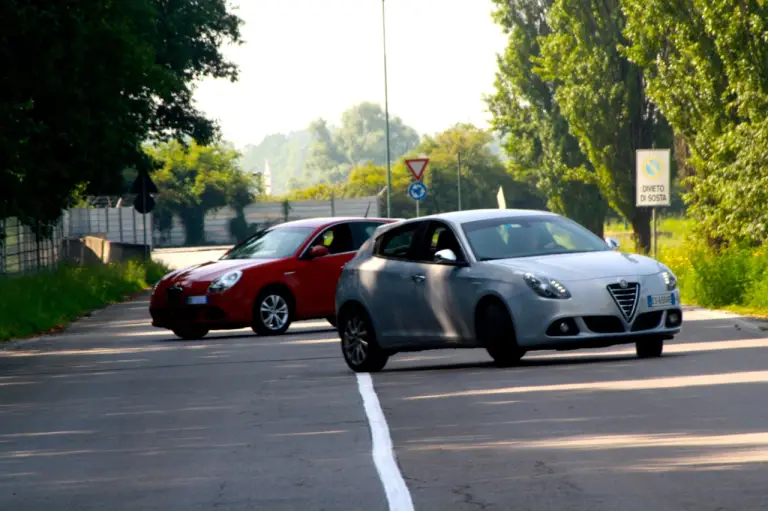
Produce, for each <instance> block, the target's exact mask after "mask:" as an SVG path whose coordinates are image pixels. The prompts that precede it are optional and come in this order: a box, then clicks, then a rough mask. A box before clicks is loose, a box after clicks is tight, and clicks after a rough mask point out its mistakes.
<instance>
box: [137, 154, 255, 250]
mask: <svg viewBox="0 0 768 511" xmlns="http://www.w3.org/2000/svg"><path fill="white" fill-rule="evenodd" d="M147 152H148V154H149V155H150V156H151V157H152V158H153V159H154V160H156V161H157V162H158V164H159V165H161V168H160V169H159V170H157V172H155V174H154V175H153V180H154V181H155V184H157V187H158V190H159V192H160V193H159V194H158V198H157V208H156V214H155V217H156V218H157V222H158V224H157V228H158V230H167V229H168V228H169V226H170V225H171V222H172V218H173V215H178V216H179V218H180V219H181V221H182V223H183V224H184V228H185V231H186V235H187V243H188V244H195V243H202V242H204V241H205V239H204V232H203V226H204V220H205V214H206V213H207V212H209V211H213V210H216V209H219V208H223V207H225V206H229V207H231V208H233V209H234V210H235V211H236V213H237V214H238V215H242V210H243V208H245V207H246V206H247V205H248V204H250V203H251V202H253V200H254V196H255V195H258V194H260V193H261V191H262V190H261V180H260V179H258V180H257V179H256V178H255V177H254V176H252V175H251V174H248V173H246V172H243V171H242V170H240V168H239V166H238V160H239V159H240V154H239V153H238V152H237V151H235V150H234V149H232V148H231V147H226V146H223V145H217V146H201V145H198V144H197V143H195V142H192V143H191V144H190V146H189V147H188V148H187V147H185V146H183V145H182V144H180V143H179V142H175V141H173V142H167V143H163V144H158V145H155V146H151V147H148V148H147ZM243 221H244V218H243ZM241 227H242V226H237V225H235V229H240V228H241ZM246 229H247V226H246ZM243 233H244V231H242V230H240V231H238V232H237V233H235V232H233V234H234V235H236V236H238V237H239V235H242V234H243Z"/></svg>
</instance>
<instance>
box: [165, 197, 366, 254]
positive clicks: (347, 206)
mask: <svg viewBox="0 0 768 511" xmlns="http://www.w3.org/2000/svg"><path fill="white" fill-rule="evenodd" d="M380 209H381V207H380V204H379V197H378V196H372V197H361V198H358V199H335V200H308V201H290V202H255V203H253V204H251V205H250V206H248V207H246V208H245V209H244V210H243V214H244V216H245V220H246V222H247V223H248V224H256V225H271V224H276V223H281V222H287V221H290V220H299V219H302V218H316V217H334V216H337V217H342V216H368V217H377V216H381V212H380ZM235 216H236V214H235V211H234V210H232V209H230V208H222V209H219V210H216V211H212V212H210V213H208V214H207V215H206V216H205V224H204V236H205V242H206V243H208V244H220V245H229V244H234V243H236V242H237V241H238V240H237V239H236V236H235V235H234V234H233V233H232V232H231V230H230V222H231V221H232V219H233V218H235ZM186 244H187V240H186V232H185V230H184V225H183V224H182V223H181V220H180V219H179V218H174V219H173V226H172V227H171V228H170V229H169V230H167V231H162V232H161V231H159V230H156V231H155V232H154V239H153V243H152V245H153V246H154V247H181V246H184V245H186Z"/></svg>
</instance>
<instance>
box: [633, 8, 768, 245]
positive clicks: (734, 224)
mask: <svg viewBox="0 0 768 511" xmlns="http://www.w3.org/2000/svg"><path fill="white" fill-rule="evenodd" d="M624 12H625V13H626V16H627V26H626V28H625V31H624V32H625V35H626V37H627V39H628V41H627V43H626V44H625V45H624V47H623V52H624V54H625V55H627V56H628V57H629V59H630V60H631V61H632V62H634V63H635V64H636V65H639V66H642V67H643V69H644V70H645V77H646V91H647V94H648V96H649V97H650V98H652V99H653V101H654V102H655V103H656V104H657V105H658V107H659V109H660V110H661V112H663V114H664V116H665V117H666V118H667V119H669V121H670V123H671V124H672V126H673V127H674V129H675V133H676V135H677V136H678V140H677V146H678V147H679V148H681V149H682V150H683V151H685V153H686V154H685V156H687V158H685V160H683V161H681V163H684V164H685V167H687V172H686V174H688V175H687V179H686V183H685V184H686V185H687V189H688V193H687V194H686V200H687V202H689V203H690V205H691V207H690V209H689V212H690V214H692V215H693V216H695V217H697V218H698V220H699V221H700V222H698V223H699V225H700V227H701V228H702V234H704V235H705V236H706V237H707V238H708V239H709V241H711V242H713V243H714V244H715V245H720V244H727V243H732V242H736V243H740V242H748V243H753V244H757V243H764V242H765V241H768V229H766V226H768V174H766V172H765V169H766V167H768V154H766V152H765V147H768V130H766V127H767V126H768V96H766V90H768V47H766V45H765V42H764V39H765V33H766V29H767V28H768V11H766V8H765V6H764V5H763V3H762V2H760V1H756V0H745V1H735V0H714V1H706V2H705V1H702V0H689V1H687V2H677V3H674V4H671V3H669V2H667V1H664V0H648V1H645V0H643V1H638V0H626V1H625V4H624Z"/></svg>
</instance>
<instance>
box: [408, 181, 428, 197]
mask: <svg viewBox="0 0 768 511" xmlns="http://www.w3.org/2000/svg"><path fill="white" fill-rule="evenodd" d="M408 195H409V196H410V197H411V199H413V200H422V199H423V198H424V197H426V196H427V187H426V186H425V185H424V183H422V182H421V181H414V182H413V183H411V185H410V186H409V187H408Z"/></svg>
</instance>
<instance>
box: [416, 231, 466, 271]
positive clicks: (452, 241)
mask: <svg viewBox="0 0 768 511" xmlns="http://www.w3.org/2000/svg"><path fill="white" fill-rule="evenodd" d="M446 249H448V250H451V251H453V253H454V254H456V259H458V260H459V261H463V260H464V251H463V250H461V245H460V244H459V240H457V239H456V236H455V235H454V234H453V231H451V229H450V228H449V227H448V226H447V225H445V224H443V223H441V222H431V223H430V224H429V228H428V229H427V232H426V236H425V237H424V246H423V247H422V249H421V250H420V254H419V260H420V261H425V262H432V261H434V260H435V254H436V253H438V252H439V251H441V250H446Z"/></svg>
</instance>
